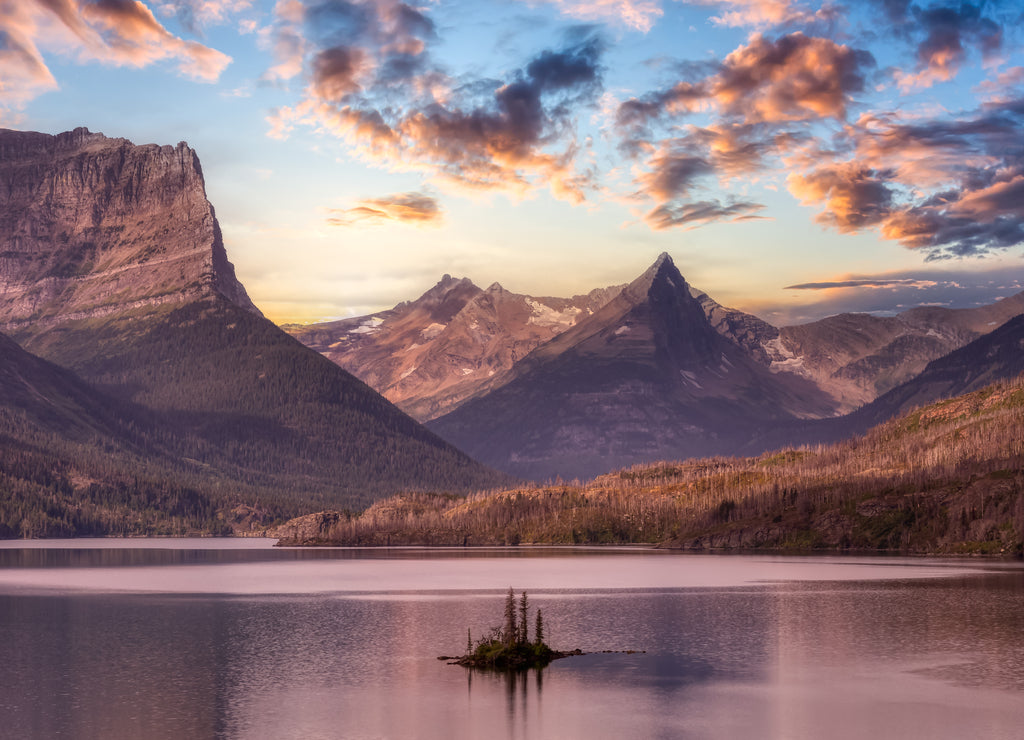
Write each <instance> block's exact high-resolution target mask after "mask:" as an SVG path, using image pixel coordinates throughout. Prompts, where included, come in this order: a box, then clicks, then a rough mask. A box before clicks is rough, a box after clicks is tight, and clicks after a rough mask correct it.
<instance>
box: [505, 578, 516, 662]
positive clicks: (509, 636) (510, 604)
mask: <svg viewBox="0 0 1024 740" xmlns="http://www.w3.org/2000/svg"><path fill="white" fill-rule="evenodd" d="M516 632H517V630H516V595H515V592H514V591H513V590H512V587H511V586H509V587H508V596H506V597H505V629H504V634H503V635H502V637H504V638H505V644H507V645H508V646H509V647H512V646H513V645H515V644H516V642H517V639H516V637H517V635H516Z"/></svg>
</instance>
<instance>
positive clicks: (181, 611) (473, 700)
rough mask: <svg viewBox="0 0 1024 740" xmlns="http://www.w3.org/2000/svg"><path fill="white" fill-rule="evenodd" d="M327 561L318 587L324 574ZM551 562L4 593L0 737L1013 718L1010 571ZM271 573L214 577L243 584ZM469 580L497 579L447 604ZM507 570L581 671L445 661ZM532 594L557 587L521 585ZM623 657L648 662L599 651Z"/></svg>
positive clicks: (386, 565) (412, 564) (597, 729)
mask: <svg viewBox="0 0 1024 740" xmlns="http://www.w3.org/2000/svg"><path fill="white" fill-rule="evenodd" d="M186 557H192V555H188V556H186ZM213 557H220V556H219V555H217V556H213ZM289 557H291V556H289ZM629 557H630V558H634V560H631V561H630V562H631V563H634V564H636V563H638V562H639V564H641V565H643V566H644V567H645V568H647V569H648V570H647V571H646V572H643V573H639V572H638V575H637V576H636V578H635V579H634V580H635V581H642V580H644V579H650V580H653V581H656V582H659V583H663V582H665V581H668V580H669V578H668V575H666V574H667V573H670V572H671V569H676V570H677V571H679V572H680V575H679V578H680V581H687V582H689V581H694V580H697V581H701V582H708V581H713V580H714V574H713V573H710V572H707V571H705V572H702V573H692V572H684V571H687V570H688V569H699V568H715V567H718V563H720V562H722V561H716V560H714V559H711V560H707V559H698V560H688V559H672V558H668V559H666V558H664V557H663V556H653V557H652V558H650V559H646V560H645V559H644V558H643V557H641V556H637V555H630V556H629ZM635 558H639V561H638V560H635ZM68 562H71V561H70V560H69V561H68ZM129 562H131V560H130V559H129ZM201 562H202V561H201V559H200V561H198V562H197V566H198V565H199V564H200V563H201ZM216 562H220V561H216ZM322 562H323V561H321V560H319V559H316V560H313V561H312V562H310V563H309V566H310V567H311V568H312V571H311V572H312V573H315V574H318V575H321V576H322V575H324V574H325V573H327V574H329V576H330V577H332V578H333V577H336V576H335V574H333V573H332V572H330V571H322V570H319V568H320V565H322ZM561 562H562V561H555V560H552V559H551V558H548V559H546V560H544V559H542V560H540V561H537V560H536V559H535V558H519V559H516V558H511V559H510V558H504V557H503V558H495V559H493V560H489V559H487V558H482V557H480V556H479V555H476V556H475V557H474V558H473V559H470V560H466V559H463V558H451V557H448V558H439V559H435V560H430V559H424V558H423V557H422V555H420V556H419V557H418V558H409V559H408V562H407V565H408V569H406V570H405V571H404V572H403V575H402V576H401V577H402V578H403V579H404V580H405V581H408V580H411V578H412V576H411V575H410V574H416V575H417V576H418V577H419V578H420V579H421V580H420V582H419V589H418V590H417V591H415V592H403V593H401V594H395V593H392V592H390V591H388V590H387V589H386V588H381V589H379V590H378V591H377V592H370V591H368V590H367V589H366V587H365V582H366V581H367V580H369V578H370V576H371V575H372V574H374V573H376V574H377V576H378V582H379V583H380V584H383V585H391V584H392V583H394V581H393V580H392V579H393V578H394V577H395V574H394V571H393V570H392V569H391V565H393V562H383V563H382V564H381V565H380V567H379V568H377V567H376V566H375V565H374V563H369V564H368V563H365V562H363V563H362V564H360V566H359V567H360V568H365V569H367V570H366V575H365V577H364V578H363V579H362V580H360V590H358V591H352V592H343V593H337V592H334V591H327V592H316V591H314V592H312V593H307V594H290V595H280V594H279V595H260V594H258V593H251V592H245V589H244V588H242V587H244V585H245V583H244V582H243V583H242V584H240V590H241V591H243V595H236V596H225V595H219V594H210V593H205V592H204V589H197V593H195V594H178V593H168V594H145V593H105V592H86V591H81V592H71V593H60V592H56V591H53V592H47V593H45V594H44V593H35V594H27V593H26V594H22V593H7V594H0V661H2V664H3V665H4V666H5V670H4V671H3V672H0V726H2V727H3V728H4V729H3V731H2V732H0V734H4V735H5V736H10V737H75V738H101V737H102V738H113V739H116V738H134V737H147V738H161V737H167V738H179V737H232V738H234V737H244V738H249V737H274V738H316V737H325V738H327V737H332V738H333V737H352V738H360V737H388V738H428V739H429V738H445V739H447V738H477V737H488V738H503V737H507V738H526V737H530V738H533V737H542V738H543V737H558V738H574V737H587V738H604V737H652V738H657V737H666V738H669V737H672V738H679V737H681V738H687V737H700V738H733V737H744V736H749V737H786V738H804V737H806V738H811V737H832V738H837V737H838V738H843V737H850V738H853V737H865V736H871V737H877V738H888V737H893V738H895V737H909V736H914V737H922V736H928V737H937V738H952V737H987V738H1013V737H1018V736H1019V727H1020V726H1022V723H1024V700H1022V699H1021V697H1022V696H1024V645H1022V642H1021V640H1020V635H1021V634H1024V608H1022V607H1024V571H1022V570H1021V569H1020V567H1019V566H1018V567H1017V569H1013V568H1002V569H1001V572H995V573H991V574H986V573H975V574H974V575H970V576H966V575H965V576H955V577H947V578H932V579H913V580H892V579H890V580H876V581H849V582H841V581H839V580H828V581H823V582H822V581H793V582H788V583H778V582H776V583H770V584H760V585H743V586H736V585H732V584H733V581H734V580H736V579H735V569H736V568H737V566H739V565H742V563H743V562H748V563H750V564H751V568H752V570H756V569H757V568H758V567H760V566H758V565H757V564H756V562H755V561H753V560H751V561H742V560H732V561H729V562H728V563H727V564H726V565H725V566H723V567H725V568H726V569H727V571H726V576H725V577H724V578H723V579H721V580H723V581H724V582H725V584H726V585H724V586H719V587H703V588H690V587H677V588H667V587H659V588H652V589H631V590H623V589H620V588H617V587H612V588H608V587H605V588H603V589H589V590H581V589H579V588H578V587H576V582H575V580H574V579H577V578H578V577H580V576H581V574H582V576H583V580H585V581H587V582H588V583H600V582H601V579H602V578H609V577H610V578H611V579H612V580H613V581H614V582H615V583H618V579H619V578H621V577H622V575H621V573H620V572H619V570H618V568H619V566H620V564H621V563H620V561H619V560H618V559H617V558H615V557H609V556H602V557H598V558H594V559H590V560H588V559H586V558H579V557H569V558H565V563H566V564H565V566H564V570H560V569H559V568H560V567H561V566H560V565H559V563H561ZM300 564H301V562H300V561H296V562H295V563H292V565H294V566H296V567H297V566H298V565H300ZM517 564H518V565H519V566H521V568H520V569H519V570H516V569H515V566H516V565H517ZM150 565H151V564H150ZM179 565H180V562H172V563H169V564H168V565H166V566H162V567H153V568H152V571H151V572H152V573H153V574H159V573H162V572H176V569H177V568H178V566H179ZM273 565H274V563H272V562H267V561H260V560H257V561H253V562H250V563H239V562H238V561H234V562H231V563H226V564H224V565H220V566H217V567H216V568H214V570H217V571H218V572H219V573H221V574H222V575H220V576H218V578H219V579H224V578H225V577H226V576H224V575H223V574H224V573H228V574H232V576H231V577H232V578H243V579H249V578H252V579H257V578H259V577H261V576H260V574H261V573H263V572H265V571H264V569H265V568H267V567H268V566H273ZM538 565H539V566H543V568H544V573H543V574H542V575H537V571H536V570H535V568H536V567H537V566H538ZM101 567H108V566H106V565H104V566H101ZM190 567H191V566H190ZM467 567H470V568H471V569H472V570H473V571H474V573H476V571H477V570H478V569H482V570H483V571H487V569H490V573H491V577H492V580H498V579H499V578H500V579H502V581H499V583H498V584H497V587H496V588H494V589H493V590H491V591H476V590H463V589H460V588H458V587H456V588H454V589H453V587H452V584H460V585H461V584H462V583H464V582H465V581H464V580H463V579H464V578H465V573H466V570H465V569H466V568H467ZM816 567H819V568H820V567H821V564H820V563H819V564H818V565H817V566H816ZM922 567H923V566H922V565H921V564H920V563H919V564H917V565H915V566H914V568H913V569H910V570H907V571H905V572H918V571H919V570H920V569H921V568H922ZM57 569H58V570H59V568H57ZM218 569H219V570H218ZM588 569H589V570H588ZM25 570H28V569H25ZM82 570H86V569H82ZM123 570H124V571H137V569H136V568H135V567H134V566H133V567H125V568H123ZM76 572H80V571H76ZM146 572H147V573H148V572H150V571H146ZM201 572H203V573H205V572H206V571H201ZM272 572H273V571H272ZM776 572H777V573H779V574H781V573H783V572H784V568H781V569H777V571H776ZM949 572H958V571H956V570H949ZM514 574H518V576H519V577H518V578H517V579H516V580H514V581H513V582H512V585H514V586H515V587H516V588H527V589H529V591H530V600H531V602H532V603H533V604H534V606H535V607H539V608H541V609H542V610H543V612H544V615H545V624H546V627H547V635H548V642H549V643H550V644H552V645H553V646H554V647H556V648H560V649H572V648H576V647H579V648H581V649H583V650H584V651H587V652H589V653H590V654H588V655H585V656H579V657H572V658H567V659H563V660H558V661H555V662H553V663H552V664H551V665H550V666H548V667H547V668H545V669H543V670H531V671H526V672H522V673H519V674H512V675H506V674H494V673H486V672H480V671H468V670H467V669H465V668H462V667H460V666H451V665H446V664H445V662H444V661H438V660H437V658H436V656H437V655H441V654H449V655H450V654H454V653H457V652H459V651H460V649H461V648H462V647H463V646H464V645H465V642H466V628H467V627H469V628H471V629H472V631H473V633H474V634H483V632H484V631H486V629H487V628H488V627H489V626H491V625H492V624H494V622H495V621H496V619H497V617H498V616H500V614H501V609H502V604H503V599H504V592H503V591H504V587H506V586H505V583H504V582H503V581H505V580H509V576H510V575H514ZM609 574H610V575H609ZM133 577H134V576H133ZM474 578H482V574H477V575H474ZM542 578H543V582H544V583H546V584H555V585H556V586H557V587H552V586H550V585H549V587H548V588H546V589H538V588H533V587H532V586H533V585H534V583H535V582H536V581H539V580H541V579H542ZM776 580H779V579H776ZM403 582H404V581H403ZM155 585H159V584H155ZM629 649H633V650H646V651H647V652H646V653H634V654H624V653H602V652H600V651H602V650H629Z"/></svg>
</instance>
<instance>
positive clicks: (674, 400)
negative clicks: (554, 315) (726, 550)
mask: <svg viewBox="0 0 1024 740" xmlns="http://www.w3.org/2000/svg"><path fill="white" fill-rule="evenodd" d="M512 372H513V373H514V378H513V379H512V380H511V381H509V382H508V383H506V384H505V385H503V386H501V387H499V388H497V389H495V390H493V391H491V392H490V393H488V394H487V395H484V396H482V397H480V398H477V399H473V400H471V401H469V402H467V403H465V404H464V405H463V406H461V407H459V408H458V409H456V410H455V411H453V412H452V413H450V414H447V415H446V416H443V417H441V418H439V419H436V420H434V421H432V422H430V423H429V424H428V426H430V428H432V429H434V430H436V431H438V432H439V433H440V434H441V435H442V436H444V437H445V438H446V439H449V440H451V441H452V442H453V443H455V444H456V445H458V446H461V447H462V448H463V449H466V450H467V451H469V452H470V454H471V455H474V456H477V457H478V459H480V460H483V461H485V462H487V463H489V464H491V465H494V466H495V467H497V468H499V469H502V470H506V471H509V472H511V473H513V474H516V475H523V476H527V477H533V478H545V477H549V476H554V475H561V476H563V477H566V476H567V477H573V476H584V477H586V476H592V475H595V474H597V473H600V472H605V471H607V470H609V469H611V468H614V467H621V466H624V465H630V464H634V463H639V462H645V461H653V460H658V459H665V458H673V459H674V458H680V457H689V456H697V455H704V454H712V453H716V454H724V453H727V452H728V451H730V450H732V449H733V448H734V447H735V446H736V445H737V444H739V443H740V441H741V440H743V439H745V438H746V436H747V435H748V434H749V427H750V425H751V424H755V423H764V422H768V421H772V420H791V419H796V418H808V417H818V416H823V415H829V414H830V413H831V409H832V406H831V404H830V399H828V398H827V396H825V394H823V393H821V392H819V391H818V390H817V388H815V386H814V385H813V384H812V383H810V382H809V381H807V380H805V379H803V378H800V377H797V376H792V375H789V374H784V373H783V374H776V373H772V372H770V371H769V370H768V369H767V368H765V367H764V366H763V365H762V364H760V363H758V362H756V361H755V360H753V359H752V358H751V357H750V356H749V354H748V353H747V352H746V351H744V350H743V349H742V348H741V347H740V346H739V345H737V344H736V343H735V342H733V341H730V340H729V339H727V338H725V337H724V336H722V335H721V334H720V333H719V332H718V331H716V330H715V328H714V327H712V326H711V324H710V323H709V321H708V318H707V315H706V313H705V311H704V309H703V308H702V306H701V304H700V303H699V302H698V301H697V300H696V299H695V298H694V297H693V296H692V295H691V290H690V287H689V286H688V285H687V283H686V281H685V280H684V279H683V277H682V276H681V275H680V274H679V271H678V270H677V269H676V267H675V265H674V264H673V263H672V260H671V258H670V257H669V256H668V255H662V256H661V257H659V259H658V260H657V262H655V264H654V265H652V267H651V268H650V269H649V270H648V271H647V272H645V273H644V274H643V275H641V276H640V277H639V278H637V279H636V280H635V281H633V282H632V283H630V284H629V285H628V286H627V287H626V288H624V289H623V290H622V291H621V292H620V293H619V294H618V295H617V296H616V297H615V298H613V299H612V300H611V301H610V302H609V303H607V304H606V305H605V306H604V307H603V308H601V309H600V310H599V311H597V312H596V313H595V314H594V315H592V316H590V317H588V318H587V319H585V320H583V321H581V322H580V323H578V324H577V325H575V326H574V327H572V328H571V329H569V330H567V331H565V332H563V333H562V334H560V335H558V336H557V337H555V338H554V339H552V340H551V341H549V342H547V343H546V344H544V345H541V346H540V347H538V348H537V349H536V350H534V351H533V352H532V353H530V354H529V355H528V356H527V357H525V358H524V359H523V360H521V361H520V362H519V363H517V364H516V365H515V367H514V368H513V371H512Z"/></svg>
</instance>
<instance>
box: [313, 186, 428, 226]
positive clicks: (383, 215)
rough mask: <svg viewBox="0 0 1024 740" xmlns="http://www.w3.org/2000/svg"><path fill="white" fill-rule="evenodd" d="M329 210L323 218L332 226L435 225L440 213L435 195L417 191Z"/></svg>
mask: <svg viewBox="0 0 1024 740" xmlns="http://www.w3.org/2000/svg"><path fill="white" fill-rule="evenodd" d="M329 213H330V216H329V217H328V219H327V222H328V223H329V224H331V225H333V226H357V225H368V226H379V225H383V224H387V223H403V224H411V225H416V226H437V225H438V224H440V222H441V220H442V219H443V216H444V214H443V211H442V210H441V206H440V204H439V203H438V202H437V200H436V199H435V198H433V197H432V196H430V195H426V194H424V193H419V192H409V193H395V194H393V195H385V196H383V197H380V198H366V199H364V200H360V201H358V203H357V205H355V206H353V207H352V208H334V209H331V210H330V211H329Z"/></svg>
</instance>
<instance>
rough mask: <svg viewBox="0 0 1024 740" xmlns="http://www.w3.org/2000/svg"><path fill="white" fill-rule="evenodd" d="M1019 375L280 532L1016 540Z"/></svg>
mask: <svg viewBox="0 0 1024 740" xmlns="http://www.w3.org/2000/svg"><path fill="white" fill-rule="evenodd" d="M1022 491H1024V380H1022V379H1017V380H1015V381H1012V382H1005V383H999V384H995V385H992V386H989V387H988V388H986V389H984V390H981V391H977V392H975V393H971V394H969V395H966V396H962V397H958V398H954V399H951V400H949V401H944V402H941V403H937V404H933V405H931V406H927V407H925V408H922V409H919V410H916V411H914V412H912V413H910V414H908V415H907V416H905V417H902V418H900V419H898V420H894V421H892V422H889V423H887V424H883V425H881V426H879V427H876V428H875V429H872V430H871V431H870V432H868V433H867V434H866V435H865V436H863V437H858V438H855V439H852V440H849V441H846V442H842V443H839V444H835V445H829V446H820V447H813V448H799V449H790V450H784V451H780V452H775V453H770V454H765V455H761V456H759V457H752V458H713V459H704V460H692V461H687V462H683V463H660V464H656V465H649V466H638V467H634V468H631V469H628V470H624V471H620V472H618V473H614V474H611V475H606V476H601V477H599V478H597V479H595V480H594V481H592V482H590V483H587V484H578V483H574V484H569V485H556V486H547V487H532V488H521V489H513V490H507V491H503V492H500V493H496V494H489V495H482V494H481V495H473V496H470V497H469V498H467V499H459V498H455V497H442V496H426V495H412V496H400V497H396V498H392V499H389V500H386V501H382V502H378V503H377V504H374V505H373V506H371V507H370V508H369V509H368V510H367V511H366V512H364V513H363V514H362V515H360V516H358V517H348V516H345V515H337V516H333V517H330V516H327V517H325V516H322V515H314V516H311V517H307V518H305V519H304V520H301V521H297V522H294V523H290V524H288V525H285V526H283V527H281V528H279V529H278V530H277V532H276V534H278V536H283V537H294V538H295V540H297V541H300V542H302V541H305V542H309V543H312V542H321V543H336V544H373V545H379V544H402V543H415V544H453V545H462V544H491V543H495V544H500V543H508V544H515V543H520V542H523V543H527V542H535V543H629V542H644V543H663V544H666V545H669V546H679V547H686V548H700V549H706V548H715V549H717V548H754V547H759V548H781V549H807V548H850V549H864V550H879V549H881V550H902V551H912V552H987V553H995V552H1016V553H1020V552H1021V548H1022V541H1024V495H1022Z"/></svg>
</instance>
